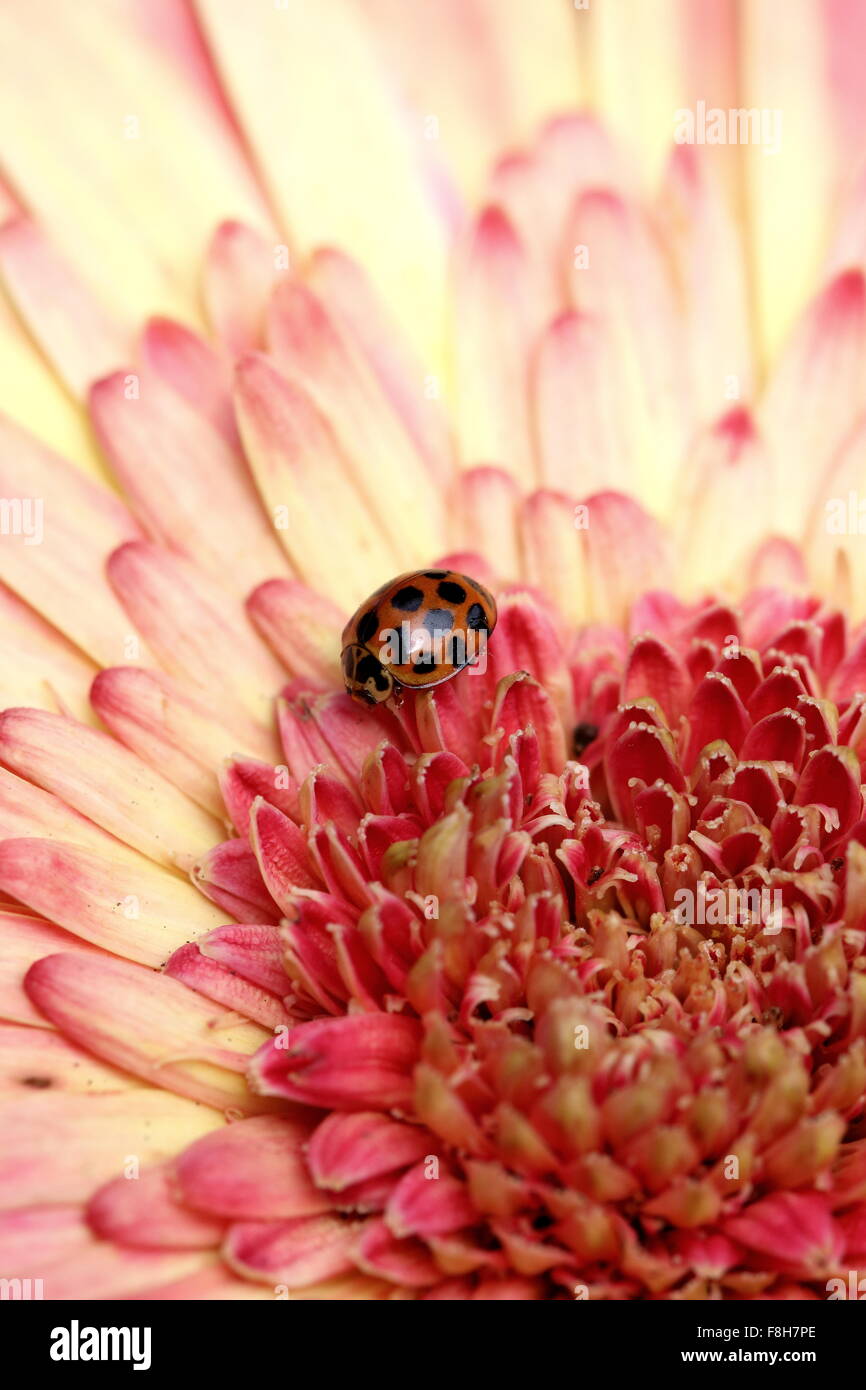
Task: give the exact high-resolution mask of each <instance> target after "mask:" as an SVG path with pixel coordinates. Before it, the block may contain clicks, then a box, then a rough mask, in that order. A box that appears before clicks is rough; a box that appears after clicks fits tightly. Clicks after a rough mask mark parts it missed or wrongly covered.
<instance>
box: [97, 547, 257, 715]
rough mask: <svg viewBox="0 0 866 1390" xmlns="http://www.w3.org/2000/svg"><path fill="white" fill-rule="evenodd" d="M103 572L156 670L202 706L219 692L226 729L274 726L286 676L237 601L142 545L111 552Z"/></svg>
mask: <svg viewBox="0 0 866 1390" xmlns="http://www.w3.org/2000/svg"><path fill="white" fill-rule="evenodd" d="M107 572H108V578H109V580H110V581H111V585H112V587H113V589H114V591H115V593H116V594H117V596H118V598H119V599H120V601H121V603H122V604H123V606H124V608H125V610H126V612H127V613H129V615H130V617H131V618H132V620H133V622H134V623H135V626H136V628H137V629H138V631H139V632H141V633H142V634H143V635H144V637H145V639H146V641H147V642H148V644H149V646H150V648H151V650H152V651H153V652H154V654H155V656H156V658H157V660H158V662H159V664H160V666H161V667H162V669H163V670H165V671H167V672H168V673H169V675H171V676H173V677H175V678H176V679H178V680H180V681H183V682H186V683H189V684H190V685H191V686H194V687H199V690H200V693H201V695H202V696H203V697H205V698H208V697H211V696H212V693H213V691H215V690H218V691H219V698H220V708H221V713H222V714H223V715H224V717H225V718H226V721H227V722H228V723H229V724H234V723H235V722H237V724H238V726H239V727H243V725H244V724H245V723H246V722H247V720H250V719H253V720H255V721H256V722H257V723H260V724H261V725H262V726H263V727H264V728H269V727H270V726H271V725H272V724H273V717H274V713H273V702H274V696H275V695H276V694H277V693H278V692H279V690H280V688H281V686H282V685H283V683H284V680H285V673H284V671H283V669H282V667H281V666H280V664H279V662H278V661H277V660H276V659H275V657H274V656H273V655H272V654H271V652H270V651H269V650H268V649H267V647H266V646H265V644H264V643H263V642H262V641H261V640H260V638H259V637H258V635H257V634H256V633H255V632H254V631H253V628H252V625H251V624H250V622H249V620H248V618H247V615H246V613H245V611H244V609H243V607H242V606H241V604H240V603H239V602H237V600H235V599H232V598H229V597H228V595H227V594H225V593H224V592H223V591H222V590H221V589H220V588H219V586H218V585H217V583H216V581H215V580H211V579H210V577H209V576H207V575H203V574H201V573H200V572H199V571H197V570H196V569H195V567H194V566H193V565H191V564H189V563H188V562H187V561H185V560H184V559H182V558H181V557H180V556H178V555H173V554H172V553H171V551H169V550H163V549H161V548H160V547H159V546H156V545H151V544H150V543H149V542H145V541H137V542H132V543H130V544H129V545H124V546H121V547H120V549H119V550H116V551H115V552H114V554H113V555H112V556H111V557H110V559H109V561H108V566H107Z"/></svg>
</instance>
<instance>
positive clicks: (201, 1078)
mask: <svg viewBox="0 0 866 1390" xmlns="http://www.w3.org/2000/svg"><path fill="white" fill-rule="evenodd" d="M26 987H27V991H28V994H29V995H30V998H31V999H32V1000H33V1002H34V1003H35V1004H37V1006H38V1007H39V1008H40V1009H41V1011H42V1012H43V1013H44V1014H45V1016H46V1017H47V1018H49V1019H50V1020H51V1021H52V1022H54V1023H56V1025H57V1027H58V1028H60V1029H61V1031H62V1032H63V1033H64V1035H65V1036H66V1037H69V1038H71V1039H72V1040H74V1041H78V1042H80V1043H81V1044H82V1046H84V1047H86V1048H87V1050H88V1051H89V1052H93V1053H95V1054H96V1055H97V1056H98V1057H102V1058H103V1059H104V1060H106V1061H109V1062H112V1063H113V1064H114V1065H116V1066H119V1067H122V1068H123V1069H124V1070H126V1071H129V1072H131V1073H132V1074H133V1075H134V1076H138V1077H140V1078H141V1079H142V1080H144V1081H147V1082H149V1083H150V1084H151V1085H153V1086H158V1087H160V1088H162V1089H164V1090H171V1091H176V1092H177V1094H178V1095H180V1096H188V1097H190V1098H191V1099H192V1100H197V1101H200V1102H202V1103H203V1104H204V1105H205V1106H214V1107H216V1108H217V1109H222V1110H227V1109H232V1110H234V1109H237V1110H239V1111H240V1112H241V1113H246V1112H248V1111H256V1110H261V1109H263V1108H265V1109H266V1108H268V1107H267V1106H263V1105H262V1104H261V1102H259V1101H257V1100H256V1098H255V1097H252V1096H251V1095H250V1094H249V1091H248V1090H247V1087H246V1086H245V1085H244V1082H243V1078H242V1072H243V1069H244V1067H245V1066H246V1064H247V1060H248V1056H249V1053H251V1052H252V1051H254V1050H255V1049H256V1048H257V1047H260V1046H261V1044H262V1042H263V1041H264V1038H265V1036H266V1035H265V1033H264V1032H263V1030H262V1029H260V1028H258V1027H256V1026H254V1025H253V1024H251V1023H247V1022H245V1021H243V1020H241V1019H239V1018H238V1017H237V1015H235V1014H230V1013H229V1012H228V1011H227V1010H225V1009H222V1008H220V1007H219V1006H218V1005H215V1004H213V1003H211V1002H210V1001H208V1000H207V999H204V998H202V997H201V996H200V995H198V994H196V993H195V992H194V991H193V990H191V989H188V988H187V987H186V986H185V985H183V984H181V982H180V981H179V980H173V979H171V978H170V977H169V976H167V975H159V974H154V973H153V971H151V970H144V969H142V968H140V967H139V966H136V965H133V964H131V963H130V962H127V961H119V960H112V959H110V958H109V957H107V956H106V957H103V958H102V959H99V960H96V959H90V958H85V957H82V956H76V955H66V954H61V955H56V956H48V957H46V958H45V959H43V960H41V961H39V962H38V963H37V964H36V965H34V966H33V967H32V969H31V970H30V972H29V974H28V977H27V985H26Z"/></svg>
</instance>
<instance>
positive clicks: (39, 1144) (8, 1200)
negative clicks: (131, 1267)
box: [0, 1088, 225, 1292]
mask: <svg viewBox="0 0 866 1390" xmlns="http://www.w3.org/2000/svg"><path fill="white" fill-rule="evenodd" d="M224 1123H225V1121H224V1119H223V1117H222V1116H221V1115H219V1114H218V1113H217V1112H216V1111H214V1110H211V1109H210V1108H209V1107H208V1106H206V1105H196V1104H193V1102H192V1101H189V1100H184V1099H182V1098H181V1097H180V1096H172V1095H167V1094H166V1093H165V1092H163V1091H143V1090H141V1089H140V1088H139V1089H133V1090H129V1091H125V1092H121V1093H120V1094H117V1095H101V1096H76V1095H68V1096H67V1095H62V1096H61V1095H57V1096H53V1095H50V1094H48V1095H40V1094H38V1093H35V1094H33V1095H31V1096H25V1097H24V1098H23V1099H16V1100H13V1101H9V1102H7V1103H5V1104H4V1105H2V1107H0V1126H2V1129H3V1134H4V1139H5V1142H4V1147H3V1152H2V1153H0V1202H2V1206H3V1207H4V1208H5V1209H6V1210H20V1209H21V1208H22V1207H28V1206H32V1205H34V1204H36V1203H39V1202H52V1203H62V1202H83V1201H86V1200H87V1198H88V1197H89V1196H90V1195H91V1193H92V1192H94V1191H95V1190H96V1188H97V1187H99V1186H100V1185H101V1184H102V1183H104V1182H108V1181H109V1179H110V1178H114V1177H117V1176H118V1175H119V1174H121V1173H122V1172H123V1170H124V1165H125V1164H127V1165H128V1164H131V1163H133V1162H135V1161H137V1162H138V1163H140V1164H141V1165H142V1166H144V1165H145V1164H147V1163H159V1162H161V1161H162V1160H163V1159H166V1158H171V1157H172V1156H173V1155H174V1154H176V1153H179V1152H180V1151H181V1150H182V1149H184V1148H186V1146H187V1145H188V1144H191V1143H192V1142H193V1141H194V1140H195V1139H198V1138H200V1137H201V1135H203V1134H208V1133H209V1132H210V1131H211V1130H213V1129H216V1128H218V1127H219V1126H220V1125H222V1124H224ZM88 1292H90V1290H89V1289H88Z"/></svg>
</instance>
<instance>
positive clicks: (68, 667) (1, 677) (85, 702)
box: [0, 584, 96, 722]
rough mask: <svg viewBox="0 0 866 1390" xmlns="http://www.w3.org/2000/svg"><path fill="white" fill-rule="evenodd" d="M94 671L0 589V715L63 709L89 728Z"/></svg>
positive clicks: (63, 640) (48, 627) (54, 631)
mask: <svg viewBox="0 0 866 1390" xmlns="http://www.w3.org/2000/svg"><path fill="white" fill-rule="evenodd" d="M95 674H96V666H95V665H94V664H93V663H92V662H90V661H88V660H87V658H86V657H84V656H82V655H81V653H80V652H78V651H76V649H75V648H74V647H73V646H72V644H71V643H70V642H68V641H67V640H66V638H65V637H63V636H62V635H61V634H60V633H59V632H58V631H57V629H56V628H53V627H51V625H50V623H46V622H45V620H44V619H43V618H40V616H39V614H38V613H36V612H34V610H33V609H32V608H29V607H28V606H27V604H26V603H23V602H22V600H21V599H19V598H18V597H17V595H15V594H13V593H12V591H11V589H7V588H6V587H5V585H3V584H0V709H2V708H4V707H5V706H7V705H35V706H38V707H39V708H42V709H50V710H60V709H65V710H68V711H69V712H70V713H72V714H74V715H75V717H76V718H77V719H81V720H85V721H89V722H92V721H93V711H92V709H91V707H90V699H89V692H90V683H91V681H92V680H93V677H94V676H95Z"/></svg>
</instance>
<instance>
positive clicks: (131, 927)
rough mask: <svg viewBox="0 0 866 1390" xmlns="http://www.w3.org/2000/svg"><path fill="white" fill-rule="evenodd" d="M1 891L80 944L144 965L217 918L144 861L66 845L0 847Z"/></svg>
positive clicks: (24, 842) (21, 842) (183, 886)
mask: <svg viewBox="0 0 866 1390" xmlns="http://www.w3.org/2000/svg"><path fill="white" fill-rule="evenodd" d="M0 889H2V890H3V891H5V892H6V893H8V894H9V895H10V896H11V897H14V898H17V899H18V900H19V901H20V902H22V903H24V904H26V906H27V907H30V908H32V909H33V911H34V912H38V913H40V914H41V915H42V916H43V917H47V918H48V919H49V920H51V921H54V922H56V923H57V924H58V925H59V926H62V927H65V928H66V930H67V931H70V932H72V933H73V934H74V935H76V936H80V937H82V938H83V939H84V940H85V941H90V942H92V943H93V944H94V945H98V946H101V947H102V948H103V950H105V951H110V952H111V953H112V954H113V955H117V956H123V957H125V958H126V959H127V960H129V961H138V962H140V963H142V964H144V965H149V966H158V965H161V964H163V962H164V961H165V960H166V958H167V957H168V956H169V955H170V954H171V952H172V951H173V950H176V949H177V947H178V946H180V945H182V944H183V943H184V942H185V941H188V940H189V939H190V937H191V936H194V935H196V934H197V933H200V932H204V931H207V930H208V929H209V928H212V927H215V926H217V925H218V924H219V922H220V920H221V914H220V913H219V912H218V910H217V909H216V908H215V907H214V906H212V905H211V904H210V903H208V902H207V901H206V899H204V898H202V897H201V895H200V894H198V893H196V891H195V889H194V888H192V886H191V885H190V884H188V883H186V882H184V880H183V879H181V878H178V877H177V876H176V875H175V874H173V873H169V872H166V870H164V869H162V868H160V867H158V866H157V865H155V864H152V863H150V862H149V861H148V860H146V859H144V858H141V860H140V862H138V863H136V862H135V861H134V860H133V861H130V859H129V858H128V857H122V856H120V855H112V854H111V853H106V852H105V851H104V850H100V851H96V850H91V849H84V848H82V847H81V846H80V845H76V844H71V843H69V842H68V841H64V840H37V839H26V838H25V839H12V840H3V841H0Z"/></svg>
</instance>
